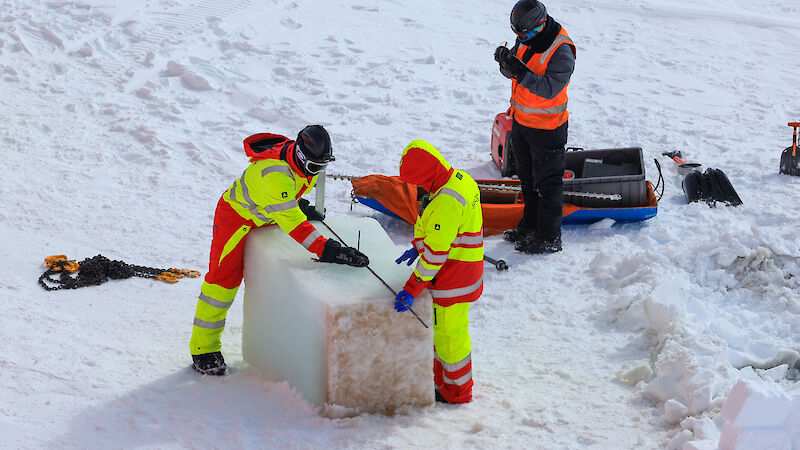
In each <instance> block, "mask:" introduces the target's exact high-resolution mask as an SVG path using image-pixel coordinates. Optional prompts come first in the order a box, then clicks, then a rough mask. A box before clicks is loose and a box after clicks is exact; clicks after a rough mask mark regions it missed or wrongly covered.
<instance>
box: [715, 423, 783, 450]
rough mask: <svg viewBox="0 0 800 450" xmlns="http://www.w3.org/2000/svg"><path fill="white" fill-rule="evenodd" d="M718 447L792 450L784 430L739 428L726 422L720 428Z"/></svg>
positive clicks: (722, 448)
mask: <svg viewBox="0 0 800 450" xmlns="http://www.w3.org/2000/svg"><path fill="white" fill-rule="evenodd" d="M718 446H719V448H720V450H763V449H775V450H792V441H791V435H790V434H789V432H788V431H787V430H786V428H782V427H767V428H760V427H755V428H739V427H737V426H736V425H733V424H732V423H730V422H728V423H726V424H725V425H723V426H722V434H721V436H720V438H719V444H718Z"/></svg>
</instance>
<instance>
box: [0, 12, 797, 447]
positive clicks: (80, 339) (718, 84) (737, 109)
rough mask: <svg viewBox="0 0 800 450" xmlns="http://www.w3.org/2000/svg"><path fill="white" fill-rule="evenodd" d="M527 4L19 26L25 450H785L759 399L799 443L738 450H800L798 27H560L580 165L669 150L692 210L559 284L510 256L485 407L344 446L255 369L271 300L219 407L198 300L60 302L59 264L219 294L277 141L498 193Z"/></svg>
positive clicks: (9, 294) (232, 333)
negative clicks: (631, 152) (445, 172)
mask: <svg viewBox="0 0 800 450" xmlns="http://www.w3.org/2000/svg"><path fill="white" fill-rule="evenodd" d="M513 4H514V1H513V0H512V1H503V2H501V1H497V0H464V1H461V2H430V1H422V0H408V1H403V2H399V1H386V2H361V1H358V0H349V1H342V0H331V1H326V2H321V1H319V2H310V1H302V0H268V1H264V2H256V1H253V0H214V1H212V0H196V1H191V2H190V1H181V0H149V1H146V2H135V1H120V0H96V1H42V0H34V1H30V0H4V1H3V2H2V7H1V8H0V80H2V81H0V86H2V92H1V93H0V94H1V95H0V117H2V118H3V124H2V125H0V139H1V140H2V144H3V149H4V150H3V151H2V161H3V162H2V164H3V169H4V171H3V172H4V176H3V182H2V183H0V193H2V196H0V198H2V200H0V201H1V202H2V203H1V204H0V219H1V220H2V221H1V223H2V225H0V237H2V249H3V254H4V256H5V257H4V258H1V259H0V273H2V276H0V292H2V294H3V298H4V300H5V307H4V308H3V309H2V310H1V311H0V321H2V323H3V326H2V330H1V331H0V338H2V342H4V343H6V345H5V346H4V348H3V356H2V358H0V368H2V372H3V376H2V377H0V399H2V402H0V411H2V414H0V433H2V436H3V446H4V447H8V448H119V447H125V448H128V447H150V448H184V447H194V448H272V447H301V448H316V447H325V448H331V447H334V448H337V447H355V448H408V447H425V448H586V447H588V448H637V449H638V448H696V449H705V448H716V447H717V446H720V445H725V444H726V442H731V441H730V439H731V438H730V435H729V436H728V437H727V438H725V436H723V431H724V429H725V427H726V424H729V425H728V428H727V429H728V431H730V430H731V427H732V426H736V427H739V428H737V430H739V432H740V436H745V437H746V436H755V435H756V434H757V431H758V430H753V429H751V428H757V427H759V426H760V425H759V423H758V422H757V421H755V422H753V421H749V422H748V421H739V422H737V418H738V417H739V416H737V415H736V414H733V413H731V414H729V415H728V416H725V415H724V414H723V412H724V411H725V409H726V408H723V405H725V401H726V399H727V398H728V397H729V396H730V395H731V392H732V389H733V388H734V386H736V385H737V383H742V384H740V386H742V385H744V386H746V388H740V390H742V389H743V390H742V391H741V392H744V393H745V394H747V393H750V394H752V395H751V396H750V397H748V396H747V395H745V394H741V393H740V394H741V395H739V394H737V396H736V399H737V402H738V403H737V404H738V405H739V406H740V407H741V408H745V407H749V408H756V409H755V411H757V412H753V411H752V410H747V411H749V412H748V413H747V414H749V415H745V416H742V417H753V416H756V417H757V416H758V415H759V412H758V411H760V412H762V413H763V414H770V416H769V417H773V418H775V417H777V416H776V414H777V413H775V411H774V410H773V409H772V408H773V407H774V405H775V404H776V403H775V402H778V403H779V404H781V405H784V406H785V405H786V404H787V403H786V402H790V403H791V404H792V405H793V406H792V407H789V408H788V409H787V411H788V412H787V416H786V418H785V420H786V423H785V424H784V425H785V427H784V430H785V431H786V433H785V434H786V435H789V437H788V438H787V439H789V440H784V441H780V442H778V443H777V444H768V442H773V441H758V440H757V441H756V442H757V443H758V444H753V441H748V442H750V444H749V447H748V444H746V443H745V442H744V441H742V443H741V445H740V446H739V448H754V446H761V448H764V446H767V445H772V446H773V447H775V448H800V444H798V439H797V434H796V433H798V431H797V430H798V428H800V425H798V423H800V421H799V420H798V417H800V412H798V411H800V409H799V408H798V407H797V404H798V400H797V399H798V396H800V387H798V383H797V381H798V379H800V362H799V360H800V348H798V342H800V239H798V237H797V236H798V223H799V222H800V220H799V219H800V214H798V212H797V210H796V207H797V192H798V188H800V178H795V177H789V176H784V175H779V174H778V163H779V158H780V152H781V151H782V150H783V149H784V148H785V147H786V146H787V145H789V144H790V143H791V129H790V128H788V127H787V126H786V123H787V122H789V121H796V120H800V104H798V101H800V91H799V90H798V88H797V75H798V61H800V49H799V48H798V46H797V42H800V26H798V25H800V4H799V3H797V2H796V1H793V0H764V1H761V2H752V1H745V0H731V1H729V2H723V3H720V2H714V1H710V0H695V1H693V2H671V1H667V0H640V1H632V0H623V1H607V0H601V1H597V2H591V3H586V2H579V1H575V0H565V1H563V2H546V5H547V8H548V11H549V12H550V14H551V15H552V16H553V17H554V18H555V19H556V20H557V21H559V22H560V23H561V24H562V25H564V27H565V28H566V29H567V30H568V32H569V33H570V35H571V36H572V38H573V39H574V41H575V43H576V45H577V49H578V50H577V61H576V71H575V73H574V75H573V77H572V82H571V84H570V88H569V94H570V102H569V108H570V114H571V117H570V138H569V143H568V145H569V146H575V147H583V148H587V149H589V148H615V147H631V146H638V147H642V148H643V150H644V154H645V159H646V161H647V167H646V169H647V178H648V179H649V180H651V181H653V182H655V181H656V178H657V169H656V165H655V163H654V162H653V160H654V159H655V160H658V161H659V162H660V163H661V165H662V168H663V175H664V180H665V182H666V189H665V193H664V197H663V198H662V199H661V201H660V204H659V211H658V215H657V216H656V217H655V218H653V219H651V220H648V221H646V222H643V223H638V224H612V223H609V222H608V221H604V222H603V223H600V224H597V225H595V226H565V227H564V232H563V237H564V250H563V251H562V252H559V253H556V254H553V255H547V256H529V255H522V254H518V253H515V252H514V250H513V247H512V246H511V245H510V244H508V243H506V242H503V241H502V239H501V238H500V237H498V236H494V237H490V238H487V239H486V253H487V254H488V255H490V256H492V257H494V258H501V259H504V260H505V261H507V262H508V263H509V265H510V266H511V269H510V270H508V271H503V272H498V271H495V270H494V269H493V267H492V266H490V265H488V264H487V266H486V275H485V288H484V294H483V297H482V298H481V299H480V300H479V301H478V302H477V303H475V304H474V305H473V307H472V308H471V335H472V339H473V354H472V356H473V377H474V380H475V388H474V400H473V402H472V403H470V404H467V405H460V406H455V405H436V406H433V407H427V408H409V409H407V410H405V411H401V412H400V413H398V414H395V415H393V416H384V415H359V416H355V417H343V418H337V419H328V418H325V417H323V416H322V415H321V414H320V410H319V409H318V408H316V407H313V406H311V404H309V403H308V402H307V401H306V400H305V399H304V398H303V397H302V396H301V395H300V394H298V393H297V392H296V391H295V390H294V389H293V387H292V386H291V385H289V384H288V383H286V382H282V381H277V380H271V379H269V378H268V377H266V376H264V375H262V374H261V373H260V372H259V371H257V370H256V369H254V368H252V367H250V366H248V364H246V363H245V362H244V360H243V358H242V345H241V342H242V294H243V290H240V296H239V298H238V299H237V301H236V303H235V305H234V307H233V308H232V309H231V310H230V312H229V314H228V321H227V327H226V329H225V332H224V334H223V338H222V339H223V353H224V355H225V357H226V361H227V362H228V364H229V367H230V371H229V374H228V375H227V376H225V377H221V378H216V377H202V376H199V375H198V374H197V373H195V372H194V371H192V369H191V368H190V362H191V359H190V355H189V349H188V341H189V336H190V334H191V326H192V318H193V314H194V308H195V305H196V298H197V294H198V292H199V288H200V283H201V282H200V280H199V279H184V280H181V281H180V282H179V283H177V284H174V285H171V284H165V283H161V282H159V281H155V280H148V279H141V278H134V279H127V280H115V281H109V282H107V283H105V284H102V285H99V286H93V287H86V288H82V289H77V290H71V291H66V290H65V291H54V292H47V291H45V290H43V289H42V288H41V287H40V286H39V285H38V284H37V282H36V280H37V278H38V277H39V275H40V274H41V273H42V272H43V271H44V266H43V265H42V262H43V260H44V258H45V257H46V256H49V255H54V254H66V255H68V256H69V257H70V258H72V259H76V260H78V261H80V260H82V259H84V258H88V257H92V256H95V255H97V254H102V255H104V256H107V257H109V258H111V259H119V260H124V261H126V262H129V263H133V264H139V265H145V266H154V267H181V268H189V269H196V270H200V271H205V266H206V264H207V259H208V251H209V244H210V241H211V222H212V218H213V212H214V207H215V205H216V203H217V200H218V198H219V196H220V194H221V193H222V192H223V191H224V190H225V188H226V187H227V186H229V184H230V183H231V181H232V180H233V179H234V178H235V177H237V176H239V175H240V174H241V171H242V170H243V168H244V167H245V165H246V164H247V158H246V157H245V155H244V152H243V150H242V139H244V138H245V137H246V136H248V135H250V134H253V133H256V132H274V133H279V134H285V135H287V136H290V137H294V136H295V135H296V133H297V131H299V130H300V129H301V128H302V127H303V126H305V125H306V124H312V123H319V124H322V125H324V126H325V127H326V128H327V129H328V130H329V132H330V133H331V135H332V139H333V142H334V146H335V150H334V152H335V155H336V161H335V162H334V163H333V164H331V166H330V167H329V173H339V174H347V175H366V174H372V173H380V174H389V175H392V174H396V172H397V166H398V163H399V156H400V153H401V151H402V149H403V148H404V147H405V145H406V144H407V143H408V142H410V141H411V140H413V139H417V138H422V139H426V140H428V141H429V142H431V143H432V144H433V145H435V146H437V148H439V149H440V150H441V152H442V153H443V154H444V155H445V157H446V158H448V159H449V161H450V162H451V163H452V164H453V165H454V166H455V167H458V168H461V169H464V170H466V171H468V172H470V173H471V174H472V175H473V176H474V177H476V178H498V177H499V171H498V170H497V168H496V167H495V166H494V164H493V163H492V161H491V159H490V156H489V141H490V137H491V136H490V132H491V126H492V120H493V118H494V116H495V115H496V114H497V113H499V112H502V111H505V110H506V108H507V106H508V97H509V92H510V86H509V85H510V83H509V82H508V81H507V80H506V79H505V78H503V77H502V75H501V74H500V73H499V71H498V69H497V64H496V63H495V61H494V60H493V57H492V55H493V52H494V49H495V47H496V46H497V45H498V44H500V43H502V42H503V41H511V40H513V34H512V32H511V31H510V29H509V26H508V16H509V11H510V9H511V7H512V6H513ZM672 150H681V151H682V152H683V154H684V156H686V157H687V158H688V159H690V160H693V161H697V162H700V163H702V164H703V165H704V166H705V167H716V168H719V169H722V170H724V171H725V173H726V174H727V175H728V176H729V177H730V179H731V181H732V182H733V185H734V187H735V188H736V190H737V192H738V193H739V195H740V196H741V198H742V200H743V201H744V204H743V205H741V206H738V207H725V206H723V205H717V206H716V207H714V208H710V207H709V206H708V205H706V204H704V203H693V204H686V202H685V200H684V196H683V193H682V191H681V187H680V181H681V177H680V176H679V174H678V173H677V170H676V168H675V164H673V163H672V162H671V160H669V159H667V158H665V157H663V156H661V153H662V152H664V151H672ZM350 190H351V188H350V186H349V184H348V183H347V182H345V181H335V180H329V181H328V183H327V195H326V207H327V209H328V216H329V217H374V218H376V219H377V220H378V221H379V222H380V223H381V224H382V225H383V227H384V228H385V229H386V230H387V232H388V233H389V235H390V237H391V239H392V241H393V242H394V243H395V244H396V245H397V255H398V256H399V255H400V254H401V253H402V252H403V251H404V250H405V249H406V248H407V247H408V246H409V241H410V238H411V234H412V229H411V226H409V225H407V224H405V223H403V222H400V221H398V220H396V219H392V218H390V217H388V216H385V215H381V214H379V213H377V212H375V211H373V210H371V209H369V208H366V207H365V206H363V205H354V206H353V205H351V201H350ZM298 251H302V249H300V248H299V247H298ZM386 301H387V302H391V301H392V299H391V298H387V299H386ZM396 320H398V321H405V320H414V319H413V316H410V315H409V314H407V313H406V314H405V315H401V314H398V316H397V319H396ZM286 326H287V327H293V326H298V324H292V323H287V324H286ZM369 350H370V349H369V348H365V349H364V350H363V351H365V352H368V351H369ZM396 351H397V352H402V351H403V342H397V343H396ZM418 381H419V380H413V381H412V380H409V382H418ZM737 392H738V391H737ZM748 399H750V400H748ZM765 399H766V400H765ZM769 399H773V400H775V401H768V400H769ZM781 399H782V400H781ZM742 405H744V406H742ZM748 405H749V406H748ZM753 405H756V406H753ZM758 405H761V406H758ZM734 406H735V405H734ZM734 406H728V407H727V410H728V411H729V412H730V411H732V410H736V411H739V409H736V408H735V407H734ZM741 411H745V409H741ZM778 419H779V418H778ZM778 419H776V420H778ZM730 424H733V425H730ZM772 425H774V424H771V426H772ZM773 428H775V427H773ZM753 433H756V434H753ZM792 433H795V435H792ZM726 439H728V440H726ZM792 440H793V441H792ZM787 442H788V444H786V443H787ZM786 445H789V447H786ZM792 446H793V447H792Z"/></svg>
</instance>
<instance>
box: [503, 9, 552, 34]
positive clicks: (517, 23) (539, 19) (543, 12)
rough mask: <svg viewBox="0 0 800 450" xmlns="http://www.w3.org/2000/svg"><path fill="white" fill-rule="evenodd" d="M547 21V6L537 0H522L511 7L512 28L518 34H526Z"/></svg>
mask: <svg viewBox="0 0 800 450" xmlns="http://www.w3.org/2000/svg"><path fill="white" fill-rule="evenodd" d="M546 21H547V8H545V7H544V5H543V4H541V3H540V2H538V1H537V0H520V1H518V2H517V4H516V5H514V8H513V9H511V30H512V31H514V33H516V34H518V35H524V34H525V33H527V32H529V31H531V30H533V29H534V28H536V27H538V26H541V25H543V24H544V23H545V22H546Z"/></svg>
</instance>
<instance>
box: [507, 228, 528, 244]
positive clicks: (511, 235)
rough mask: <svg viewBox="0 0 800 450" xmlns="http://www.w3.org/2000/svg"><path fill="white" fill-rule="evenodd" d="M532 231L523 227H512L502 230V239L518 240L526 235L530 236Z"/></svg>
mask: <svg viewBox="0 0 800 450" xmlns="http://www.w3.org/2000/svg"><path fill="white" fill-rule="evenodd" d="M532 233H533V232H532V231H531V230H526V229H524V228H512V229H511V230H506V231H504V232H503V240H504V241H506V242H519V241H521V240H523V239H525V238H527V237H528V236H530V235H531V234H532Z"/></svg>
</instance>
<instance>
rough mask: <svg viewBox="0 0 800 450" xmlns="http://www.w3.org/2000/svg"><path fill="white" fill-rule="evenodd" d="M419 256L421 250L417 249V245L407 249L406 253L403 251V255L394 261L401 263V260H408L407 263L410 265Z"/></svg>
mask: <svg viewBox="0 0 800 450" xmlns="http://www.w3.org/2000/svg"><path fill="white" fill-rule="evenodd" d="M417 256H419V252H418V251H417V248H416V247H411V248H410V249H408V250H406V251H405V253H403V255H402V256H400V257H399V258H397V259H395V260H394V262H396V263H397V264H400V263H401V262H403V261H406V260H408V262H407V263H406V265H408V266H410V265H411V264H413V263H414V260H416V259H417Z"/></svg>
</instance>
